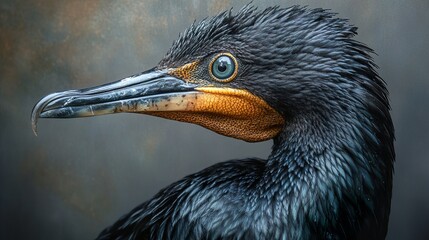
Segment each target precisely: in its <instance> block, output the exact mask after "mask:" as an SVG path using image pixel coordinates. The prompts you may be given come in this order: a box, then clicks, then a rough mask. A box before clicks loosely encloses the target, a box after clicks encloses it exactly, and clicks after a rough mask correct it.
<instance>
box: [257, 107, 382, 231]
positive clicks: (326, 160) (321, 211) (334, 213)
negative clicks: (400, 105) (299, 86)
mask: <svg viewBox="0 0 429 240" xmlns="http://www.w3.org/2000/svg"><path fill="white" fill-rule="evenodd" d="M321 118H324V120H323V121H321ZM338 118H343V119H338ZM346 118H347V117H346V116H341V115H338V116H336V117H335V118H332V117H328V116H308V115H306V116H305V119H300V118H299V117H296V118H294V119H292V121H290V122H288V123H287V125H286V126H285V128H284V130H283V131H282V132H281V133H280V134H279V135H278V136H277V137H276V138H275V139H274V146H273V150H272V153H271V155H270V156H269V158H268V161H267V164H266V169H265V174H264V176H263V178H264V180H263V181H262V182H263V184H264V185H265V186H264V192H267V191H266V189H267V188H269V189H270V191H268V192H272V193H273V196H272V199H273V200H274V201H276V202H283V206H285V207H284V212H285V215H284V216H286V217H285V218H288V219H289V221H290V222H293V221H298V222H302V221H303V219H307V220H310V221H309V222H311V223H312V224H315V225H316V226H317V228H320V227H322V229H323V228H325V229H331V228H335V227H334V226H335V224H336V223H338V222H339V221H340V220H341V218H347V219H358V218H362V213H365V214H367V213H366V212H368V213H370V212H373V210H374V209H373V208H374V202H375V201H376V195H375V193H374V191H376V190H378V189H380V187H378V186H379V185H377V184H379V183H380V182H382V180H383V177H384V176H381V175H382V174H381V172H380V171H381V167H380V166H374V164H377V163H376V162H377V161H374V160H376V159H373V156H375V155H376V154H375V153H374V152H373V151H372V149H370V148H368V146H367V143H366V142H365V140H364V138H365V137H362V136H364V135H365V134H366V135H368V134H369V135H370V134H371V132H369V131H365V129H366V128H367V127H368V126H365V125H364V124H362V123H360V122H359V121H356V120H354V121H349V119H346ZM332 119H335V121H333V120H332ZM353 123H355V124H356V125H354V126H352V127H350V125H349V126H347V127H346V126H345V125H342V124H353ZM369 135H368V136H369ZM378 162H382V161H378ZM345 208H347V209H345ZM356 209H359V210H356ZM352 222H353V221H350V223H352Z"/></svg>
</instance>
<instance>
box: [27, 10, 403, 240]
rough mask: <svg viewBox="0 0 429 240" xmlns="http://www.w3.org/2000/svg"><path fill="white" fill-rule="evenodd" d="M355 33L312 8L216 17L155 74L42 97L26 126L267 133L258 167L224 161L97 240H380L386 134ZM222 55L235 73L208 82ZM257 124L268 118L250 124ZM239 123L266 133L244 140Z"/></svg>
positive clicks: (389, 141)
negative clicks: (141, 116) (73, 121)
mask: <svg viewBox="0 0 429 240" xmlns="http://www.w3.org/2000/svg"><path fill="white" fill-rule="evenodd" d="M355 34H356V28H355V27H353V26H352V25H350V24H349V23H348V22H347V20H344V19H339V18H337V17H336V16H335V14H332V13H329V12H327V11H325V10H322V9H315V10H309V9H307V8H303V7H298V6H295V7H290V8H279V7H272V8H267V9H265V10H263V11H257V10H256V9H255V8H253V7H251V6H246V7H244V8H243V9H241V10H240V11H239V12H238V13H237V14H236V15H233V14H232V13H231V12H230V11H229V12H224V13H221V14H219V15H217V16H215V17H213V18H208V19H205V20H203V21H201V22H199V23H194V24H193V25H192V26H191V27H189V28H188V29H187V30H186V31H185V32H184V33H183V34H182V35H180V37H179V39H178V40H177V41H176V42H174V44H173V46H172V48H171V50H170V51H169V52H168V53H167V55H166V56H165V57H164V59H162V60H161V62H160V63H159V65H158V66H157V67H156V69H155V70H151V71H148V72H144V73H142V74H140V75H136V76H133V77H130V78H126V79H124V80H121V81H119V82H116V83H113V84H110V85H104V86H101V87H97V88H91V89H84V90H73V91H66V92H62V93H54V94H51V95H49V96H47V97H45V98H44V99H42V100H41V101H40V102H39V103H38V104H37V105H36V107H35V108H34V110H33V115H32V118H33V126H34V127H35V126H36V122H37V118H38V116H39V115H40V116H41V117H56V118H63V117H83V116H94V115H100V114H108V113H116V112H139V113H147V114H152V115H156V116H161V117H167V118H171V119H175V120H180V121H188V122H193V123H197V124H200V125H203V126H205V127H207V128H209V129H212V130H214V131H216V132H219V133H221V134H224V135H228V136H232V137H237V138H240V139H244V140H248V141H258V140H259V141H261V140H265V139H267V138H270V137H272V136H274V138H273V140H274V144H273V147H272V152H271V154H270V155H269V157H268V159H267V160H262V159H243V160H233V161H226V162H222V163H219V164H216V165H214V166H211V167H209V168H207V169H205V170H203V171H201V172H198V173H195V174H193V175H190V176H187V177H185V178H184V179H182V180H180V181H178V182H176V183H173V184H172V185H170V186H168V187H166V188H165V189H163V190H161V191H160V192H159V193H158V194H157V195H156V196H155V197H153V198H152V199H150V200H148V201H147V202H145V203H143V204H141V205H140V206H138V207H137V208H135V209H134V210H132V211H131V212H130V213H128V214H127V215H125V216H123V217H122V218H121V219H120V220H118V221H117V222H116V223H115V224H113V225H112V226H110V227H109V228H107V229H105V230H104V231H103V232H102V233H101V234H100V235H99V236H98V239H384V238H385V236H386V232H387V225H388V218H389V212H390V199H391V188H392V171H393V162H394V158H395V153H394V148H393V141H394V135H393V125H392V121H391V118H390V114H389V108H390V107H389V103H388V97H387V94H388V93H387V90H386V86H385V83H384V82H383V81H382V79H381V78H380V77H379V76H378V75H377V73H376V71H375V70H374V68H375V64H374V63H373V60H372V58H371V56H370V54H371V53H372V50H371V49H369V48H368V47H366V46H365V45H363V44H361V43H359V42H357V41H355V40H353V39H352V37H353V36H354V35H355ZM219 53H224V55H222V56H224V59H227V60H228V59H229V61H230V62H231V64H234V65H231V66H238V68H234V69H238V70H236V72H235V73H234V74H233V75H231V76H232V77H231V79H228V81H226V80H225V81H223V80H222V79H216V78H215V77H213V73H212V72H210V71H213V70H212V67H211V66H212V65H211V64H212V63H213V61H215V60H216V59H217V60H219V59H220V58H217V57H216V56H219ZM225 53H226V55H225ZM228 54H229V55H228ZM228 56H229V57H228ZM213 59H214V60H213ZM235 59H236V62H234V61H235ZM217 60H216V61H217ZM219 61H220V60H219ZM225 61H226V60H225ZM219 64H221V63H219ZM222 64H226V62H223V63H222ZM219 66H220V65H219ZM225 66H226V65H225ZM225 66H223V65H222V67H225ZM219 69H221V70H222V71H226V70H225V69H227V68H226V67H225V69H222V68H219ZM219 69H218V71H221V70H219ZM213 89H214V90H213ZM231 89H233V91H231ZM243 90H245V91H243ZM210 91H212V92H210ZM213 91H216V92H215V93H213ZM248 93H250V95H251V96H253V97H249V94H248ZM234 94H235V95H234ZM237 94H238V95H237ZM231 96H233V97H231ZM234 96H235V97H234ZM236 96H238V97H236ZM255 96H257V98H254V97H255ZM207 99H209V100H207ZM222 99H227V100H226V101H221V100H222ZM249 99H253V100H254V101H255V102H252V101H250V100H249ZM261 99H262V100H261ZM229 101H233V102H231V104H230V105H231V106H233V107H231V106H229V105H228V104H229V103H230V102H229ZM173 102H174V104H172V103H173ZM184 102H185V104H183V103H184ZM207 102H208V104H207ZM194 103H195V106H194V105H193V104H194ZM236 103H239V105H233V104H236ZM253 103H254V105H253ZM197 104H202V105H199V108H198V107H197V106H196V105H197ZM171 106H173V107H171ZM201 106H202V107H201ZM219 106H220V107H219ZM234 106H235V107H234ZM237 106H238V107H237ZM241 106H244V107H243V109H241V108H240V107H241ZM255 106H256V107H255ZM267 106H268V107H267ZM238 108H240V109H238ZM261 109H262V110H261ZM270 109H273V110H270ZM247 110H248V111H249V112H246V111H247ZM259 110H261V111H259ZM247 113H249V115H242V114H247ZM260 113H267V114H271V115H270V116H272V119H271V117H270V119H265V120H264V121H259V122H258V121H257V120H258V119H259V117H263V116H266V114H260ZM258 114H259V115H258ZM237 115H238V116H237ZM189 116H190V117H189ZM243 116H251V119H250V120H251V121H249V122H246V121H244V120H242V118H243ZM255 116H257V117H255ZM276 116H280V117H278V118H277V119H275V118H276ZM205 121H207V122H205ZM270 121H272V123H270ZM240 124H241V125H240ZM243 124H248V126H249V127H255V124H256V125H257V126H261V128H263V129H261V130H260V131H259V129H258V128H252V129H254V130H255V131H256V132H257V133H255V135H254V136H252V138H246V136H245V134H244V133H246V131H245V130H246V125H243ZM231 125H232V126H234V127H232V128H230V126H231ZM243 126H244V127H243ZM247 133H249V132H247ZM273 133H274V134H273Z"/></svg>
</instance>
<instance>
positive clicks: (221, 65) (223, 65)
mask: <svg viewBox="0 0 429 240" xmlns="http://www.w3.org/2000/svg"><path fill="white" fill-rule="evenodd" d="M226 68H227V66H226V63H225V62H220V63H219V65H218V66H217V70H219V71H220V72H225V71H226Z"/></svg>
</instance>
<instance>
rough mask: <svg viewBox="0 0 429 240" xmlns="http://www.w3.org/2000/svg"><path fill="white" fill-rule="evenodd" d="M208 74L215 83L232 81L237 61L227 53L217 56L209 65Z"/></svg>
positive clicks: (235, 72)
mask: <svg viewBox="0 0 429 240" xmlns="http://www.w3.org/2000/svg"><path fill="white" fill-rule="evenodd" d="M210 73H211V75H212V77H214V79H215V80H217V81H220V82H229V81H232V80H233V78H234V77H235V75H236V74H237V60H235V58H234V57H233V56H232V55H231V54H229V53H228V54H227V53H224V54H219V55H217V56H216V57H215V58H214V59H213V60H212V62H211V63H210Z"/></svg>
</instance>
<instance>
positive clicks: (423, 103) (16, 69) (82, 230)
mask: <svg viewBox="0 0 429 240" xmlns="http://www.w3.org/2000/svg"><path fill="white" fill-rule="evenodd" d="M248 2H249V0H243V1H234V2H232V1H229V0H208V1H196V0H193V1H189V0H179V1H178V0H164V1H155V0H144V1H143V0H127V1H107V0H106V1H101V0H100V1H68V0H63V1H59V0H38V1H13V0H12V1H4V0H3V1H1V2H0V56H1V58H0V127H1V130H0V158H1V160H0V191H1V192H0V238H1V239H29V238H31V239H91V238H94V237H95V236H96V235H97V234H98V233H99V232H100V231H101V230H102V229H103V228H104V227H106V226H108V225H109V224H111V223H113V222H114V221H115V220H116V219H117V218H119V217H120V216H121V215H122V214H125V213H126V212H128V211H129V210H131V209H132V208H133V207H135V206H137V205H138V204H139V203H141V202H143V201H145V200H147V199H148V198H150V197H151V196H152V195H153V194H155V193H156V192H157V191H158V190H160V189H161V188H162V187H165V186H167V185H168V184H169V183H172V182H173V181H176V180H178V179H180V178H182V177H183V176H185V175H187V174H190V173H193V172H196V171H198V170H201V169H203V168H205V167H207V166H210V165H212V164H214V163H216V162H219V161H224V160H228V159H232V158H244V157H251V156H258V157H266V156H267V155H268V154H269V151H270V146H271V141H268V142H264V143H245V142H243V141H239V140H234V139H229V138H226V137H223V136H220V135H217V134H215V133H212V132H210V131H208V130H206V129H203V128H201V127H198V126H194V125H190V124H185V123H178V122H173V121H168V120H164V119H158V118H153V117H149V116H143V115H132V114H117V115H109V116H101V117H97V118H87V119H72V120H44V119H42V120H41V121H40V124H39V136H38V137H35V136H34V135H33V133H32V131H31V126H30V112H31V109H32V107H33V105H34V104H35V103H36V102H37V101H38V100H39V99H40V98H41V97H42V96H44V95H46V94H48V93H51V92H54V91H60V90H61V91H62V90H66V89H74V88H83V87H88V86H93V85H96V84H101V83H105V82H110V81H113V80H116V79H119V78H122V77H126V76H128V75H131V74H133V73H137V72H141V71H143V70H145V69H148V68H151V67H153V66H155V65H156V64H157V62H158V61H159V60H160V59H161V58H162V57H163V55H164V54H165V53H166V52H167V50H168V49H169V47H170V45H171V43H172V42H173V40H174V39H176V37H177V36H178V34H179V33H180V32H182V31H183V30H184V29H185V28H186V26H188V25H190V24H191V23H192V22H193V21H194V19H197V20H200V19H202V18H203V17H206V16H212V15H214V14H216V13H218V12H219V11H222V10H227V9H229V8H231V7H234V8H235V9H239V8H240V7H242V6H243V5H244V4H246V3H248ZM253 3H254V5H256V6H258V7H259V8H264V7H266V6H272V5H281V6H290V5H293V4H300V5H309V6H310V7H311V8H313V7H323V8H329V9H332V11H334V12H338V13H339V16H340V17H344V18H349V19H350V20H351V22H352V23H353V24H355V25H356V26H358V27H359V35H358V36H357V39H358V40H360V41H363V42H365V43H366V44H367V45H369V46H370V47H372V48H373V49H375V51H376V52H377V54H378V55H377V56H375V60H376V63H377V64H378V65H379V66H380V69H379V73H380V74H381V76H382V77H383V78H384V79H385V80H386V82H387V83H388V88H389V90H390V99H391V104H392V108H393V110H392V115H393V120H394V123H395V126H396V136H397V141H396V153H397V162H396V166H395V167H396V170H395V178H394V192H393V202H392V212H391V219H390V228H389V235H388V239H425V238H426V239H427V238H428V236H429V222H428V216H429V160H428V150H429V137H428V134H429V125H428V119H429V111H428V110H429V101H428V100H429V80H428V73H429V64H428V63H429V61H428V58H429V46H428V45H429V1H427V0H412V1H399V0H393V1H392V0H384V1H368V0H365V1H351V0H348V1H344V0H328V1H323V3H322V2H320V1H317V0H313V1H263V0H254V1H253Z"/></svg>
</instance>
